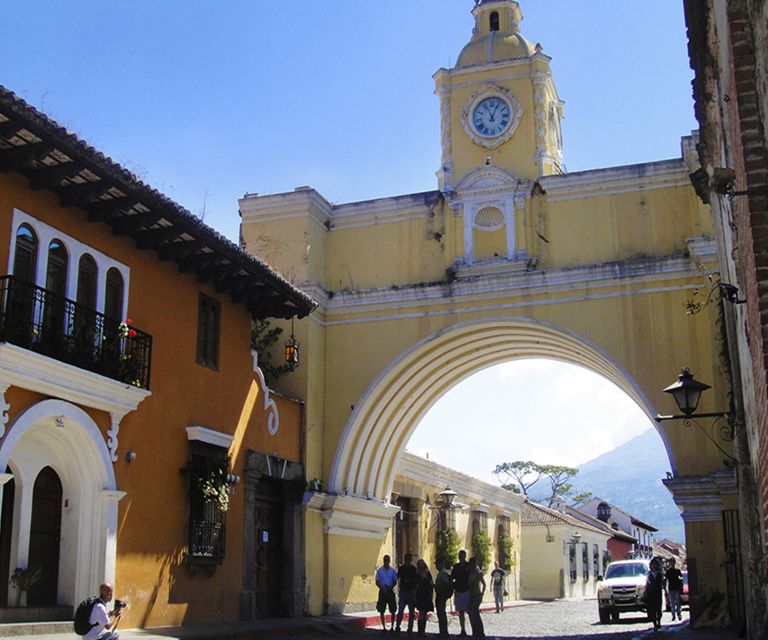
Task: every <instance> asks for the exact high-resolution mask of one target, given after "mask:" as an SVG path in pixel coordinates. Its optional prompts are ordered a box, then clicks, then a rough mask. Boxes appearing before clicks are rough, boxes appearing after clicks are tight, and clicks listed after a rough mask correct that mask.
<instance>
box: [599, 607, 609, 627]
mask: <svg viewBox="0 0 768 640" xmlns="http://www.w3.org/2000/svg"><path fill="white" fill-rule="evenodd" d="M598 611H599V613H600V624H608V623H609V622H610V621H611V612H610V611H609V610H608V609H598Z"/></svg>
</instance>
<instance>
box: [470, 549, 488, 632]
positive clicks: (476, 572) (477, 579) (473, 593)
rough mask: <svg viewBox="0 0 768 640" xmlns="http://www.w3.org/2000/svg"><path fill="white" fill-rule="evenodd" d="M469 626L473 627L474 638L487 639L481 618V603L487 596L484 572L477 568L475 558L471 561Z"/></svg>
mask: <svg viewBox="0 0 768 640" xmlns="http://www.w3.org/2000/svg"><path fill="white" fill-rule="evenodd" d="M468 565H469V624H471V625H472V637H473V638H485V628H484V627H483V619H482V617H481V616H480V603H481V602H482V601H483V596H484V595H485V578H484V577H483V570H482V569H481V568H480V567H478V566H477V561H476V560H475V558H470V559H469V563H468Z"/></svg>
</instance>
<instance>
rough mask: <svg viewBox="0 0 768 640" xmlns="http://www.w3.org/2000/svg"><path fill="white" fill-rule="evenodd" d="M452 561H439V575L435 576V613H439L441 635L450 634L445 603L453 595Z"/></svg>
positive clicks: (441, 559) (442, 559)
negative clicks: (450, 570) (449, 570)
mask: <svg viewBox="0 0 768 640" xmlns="http://www.w3.org/2000/svg"><path fill="white" fill-rule="evenodd" d="M450 566H451V563H450V561H449V560H446V559H445V558H440V559H438V561H437V576H435V613H437V626H438V630H439V631H438V632H439V634H440V635H441V636H447V635H448V616H446V614H445V605H446V603H447V602H448V599H449V598H450V597H451V596H452V595H453V582H452V580H451V574H450V573H449V572H448V569H449V568H450Z"/></svg>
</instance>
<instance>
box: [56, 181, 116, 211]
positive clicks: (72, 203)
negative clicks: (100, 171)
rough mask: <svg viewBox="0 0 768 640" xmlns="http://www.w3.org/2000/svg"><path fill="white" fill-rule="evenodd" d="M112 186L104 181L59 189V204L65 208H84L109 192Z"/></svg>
mask: <svg viewBox="0 0 768 640" xmlns="http://www.w3.org/2000/svg"><path fill="white" fill-rule="evenodd" d="M111 186H112V185H110V184H108V183H107V182H105V181H104V180H98V181H96V182H83V183H82V184H73V185H71V186H69V187H62V188H61V189H59V202H61V206H63V207H83V208H85V205H86V204H87V203H88V202H89V201H91V200H93V199H94V198H97V197H99V196H100V195H102V194H104V193H106V192H107V191H109V189H110V187H111Z"/></svg>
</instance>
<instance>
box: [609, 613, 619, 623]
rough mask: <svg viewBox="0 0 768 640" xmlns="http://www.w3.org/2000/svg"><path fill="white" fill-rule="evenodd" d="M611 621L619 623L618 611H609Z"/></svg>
mask: <svg viewBox="0 0 768 640" xmlns="http://www.w3.org/2000/svg"><path fill="white" fill-rule="evenodd" d="M611 620H613V622H618V621H619V612H618V611H611Z"/></svg>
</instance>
